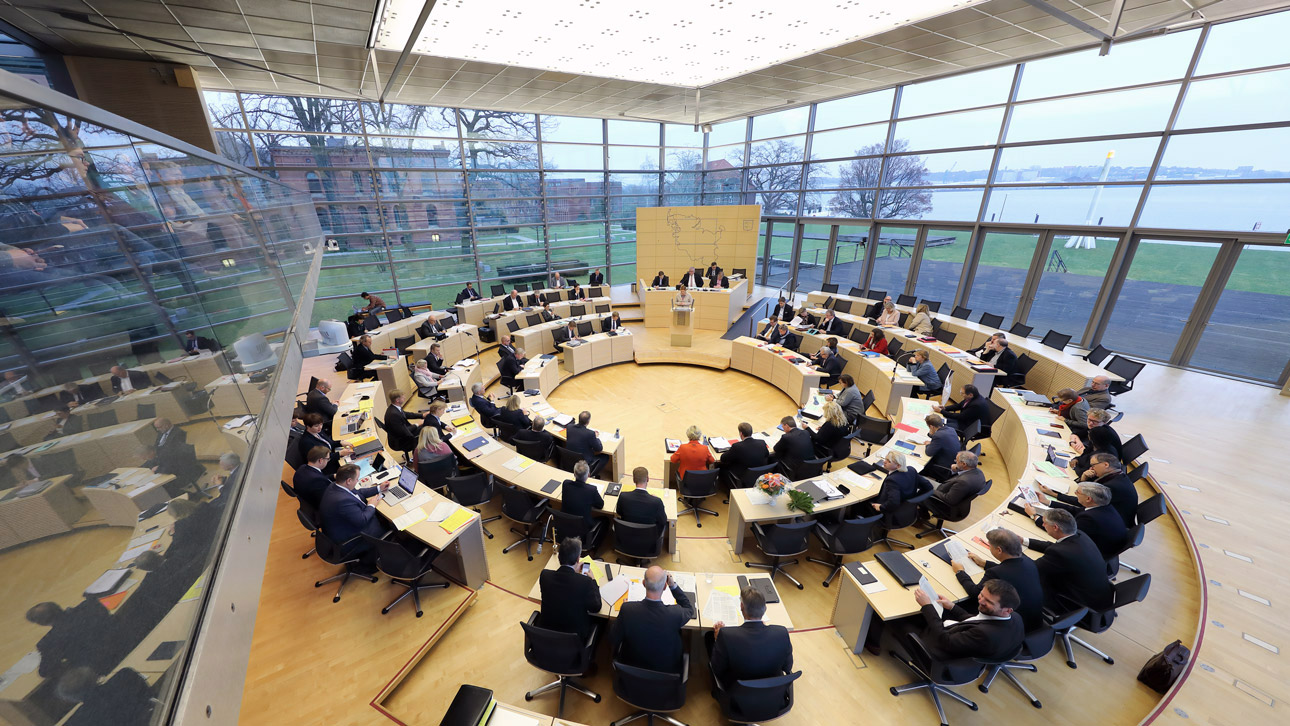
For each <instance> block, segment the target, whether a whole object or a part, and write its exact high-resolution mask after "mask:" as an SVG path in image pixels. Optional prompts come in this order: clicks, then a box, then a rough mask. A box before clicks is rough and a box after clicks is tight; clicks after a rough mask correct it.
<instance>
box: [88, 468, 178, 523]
mask: <svg viewBox="0 0 1290 726" xmlns="http://www.w3.org/2000/svg"><path fill="white" fill-rule="evenodd" d="M112 473H113V474H115V475H116V477H115V478H114V479H113V480H112V481H109V482H104V483H102V484H99V485H98V486H92V487H83V488H82V489H81V492H80V493H81V494H82V495H83V496H84V497H85V498H86V499H87V500H89V503H90V506H92V507H94V509H95V511H97V512H98V513H99V514H101V515H103V519H105V520H106V521H107V523H108V526H109V527H134V526H135V525H137V524H138V523H139V512H142V511H144V510H145V509H147V508H148V507H151V506H153V505H155V504H160V503H162V502H165V501H168V500H169V499H170V495H169V494H167V493H166V484H169V483H170V482H172V481H174V479H175V477H174V476H173V475H171V474H154V473H152V471H151V470H150V469H143V468H139V467H122V468H119V469H114V470H112Z"/></svg>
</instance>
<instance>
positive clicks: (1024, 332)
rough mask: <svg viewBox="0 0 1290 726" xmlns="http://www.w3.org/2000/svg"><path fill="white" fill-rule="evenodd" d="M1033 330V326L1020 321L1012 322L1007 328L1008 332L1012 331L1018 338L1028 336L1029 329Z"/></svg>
mask: <svg viewBox="0 0 1290 726" xmlns="http://www.w3.org/2000/svg"><path fill="white" fill-rule="evenodd" d="M1033 330H1034V328H1032V327H1030V326H1029V325H1024V324H1022V323H1013V324H1012V327H1011V328H1009V329H1008V332H1009V333H1012V334H1013V335H1015V336H1017V337H1018V338H1025V337H1028V336H1029V335H1030V333H1031V331H1033Z"/></svg>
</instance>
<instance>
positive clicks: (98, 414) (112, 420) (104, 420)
mask: <svg viewBox="0 0 1290 726" xmlns="http://www.w3.org/2000/svg"><path fill="white" fill-rule="evenodd" d="M116 423H117V420H116V409H114V408H109V409H108V410H106V411H91V412H89V413H88V414H86V416H85V427H86V428H88V429H101V428H103V427H104V426H115V425H116Z"/></svg>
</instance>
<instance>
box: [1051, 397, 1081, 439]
mask: <svg viewBox="0 0 1290 726" xmlns="http://www.w3.org/2000/svg"><path fill="white" fill-rule="evenodd" d="M1057 415H1058V416H1061V418H1062V423H1064V424H1066V426H1067V427H1068V428H1070V430H1071V433H1072V434H1075V435H1076V436H1079V437H1081V438H1082V437H1083V435H1084V434H1086V433H1088V401H1085V400H1084V398H1083V397H1082V396H1080V395H1079V394H1078V393H1076V392H1075V389H1073V388H1063V389H1062V390H1060V391H1058V392H1057Z"/></svg>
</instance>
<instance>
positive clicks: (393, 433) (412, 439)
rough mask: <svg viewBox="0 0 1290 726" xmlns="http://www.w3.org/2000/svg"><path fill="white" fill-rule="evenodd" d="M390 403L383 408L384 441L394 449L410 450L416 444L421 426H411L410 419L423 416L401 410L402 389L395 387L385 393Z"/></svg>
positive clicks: (402, 400)
mask: <svg viewBox="0 0 1290 726" xmlns="http://www.w3.org/2000/svg"><path fill="white" fill-rule="evenodd" d="M386 398H387V399H389V401H390V405H389V406H388V407H386V409H385V422H384V423H385V438H386V443H388V444H389V445H390V448H391V449H394V450H395V451H412V450H413V449H415V448H416V446H417V436H418V434H420V432H421V426H413V425H412V422H411V419H421V418H424V417H423V416H422V415H421V414H419V413H408V412H407V411H404V410H403V402H404V394H403V391H400V390H398V389H395V390H393V391H390V392H389V393H388V394H386Z"/></svg>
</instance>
